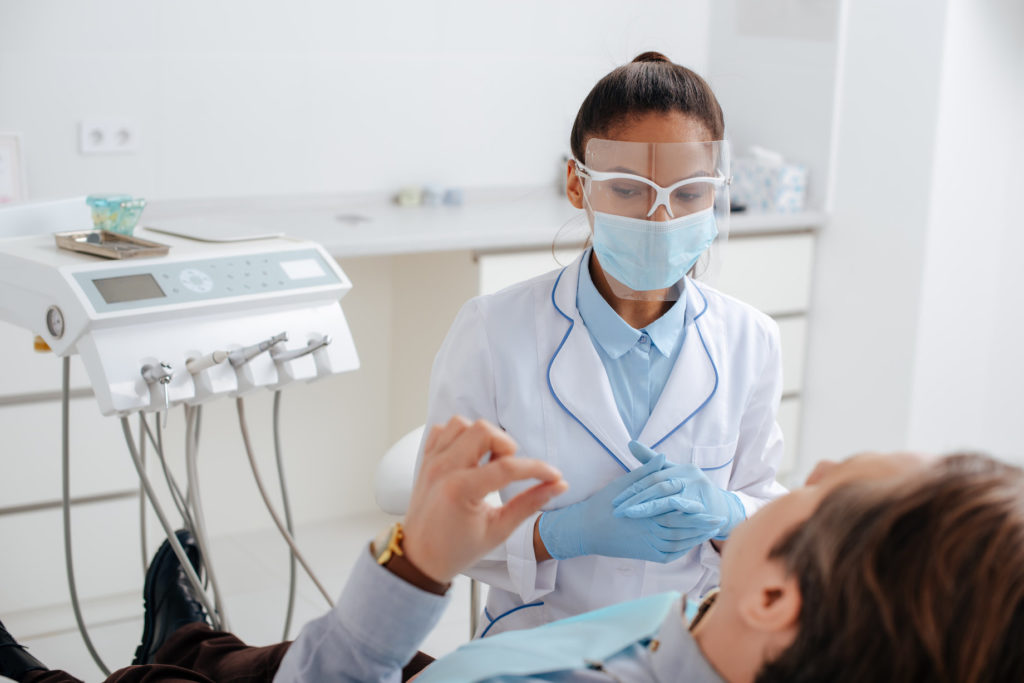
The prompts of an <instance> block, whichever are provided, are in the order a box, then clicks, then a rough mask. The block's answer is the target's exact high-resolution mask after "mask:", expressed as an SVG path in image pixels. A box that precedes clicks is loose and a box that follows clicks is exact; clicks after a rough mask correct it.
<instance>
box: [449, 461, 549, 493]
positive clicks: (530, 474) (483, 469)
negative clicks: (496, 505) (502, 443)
mask: <svg viewBox="0 0 1024 683" xmlns="http://www.w3.org/2000/svg"><path fill="white" fill-rule="evenodd" d="M523 479H540V480H541V481H542V482H557V481H560V480H561V479H562V473H561V472H559V471H558V470H557V469H555V468H554V467H552V466H551V465H549V464H548V463H546V462H542V461H540V460H534V459H533V458H508V457H500V458H496V459H494V458H492V459H491V461H490V462H488V463H487V464H486V465H482V466H480V467H477V468H475V469H472V470H468V471H466V472H465V473H463V474H462V476H461V478H460V488H462V490H463V492H464V493H465V494H467V497H469V498H471V499H473V500H479V499H481V498H483V497H484V496H486V495H487V494H488V493H490V492H491V491H499V490H501V489H503V488H505V487H506V486H508V485H509V484H511V483H512V482H515V481H521V480H523Z"/></svg>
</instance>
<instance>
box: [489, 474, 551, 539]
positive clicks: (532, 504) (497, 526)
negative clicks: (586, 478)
mask: <svg viewBox="0 0 1024 683" xmlns="http://www.w3.org/2000/svg"><path fill="white" fill-rule="evenodd" d="M568 488H569V484H568V483H567V482H566V481H565V480H564V479H561V478H559V479H557V480H555V481H545V482H542V483H540V484H537V485H535V486H532V487H530V488H528V489H526V490H525V491H523V492H522V493H519V494H517V495H516V496H515V497H514V498H513V499H512V500H510V501H508V502H507V503H505V504H504V505H502V506H501V507H500V508H498V510H497V511H496V514H495V516H494V519H493V522H492V524H491V528H490V530H489V533H490V534H492V538H496V539H501V540H504V539H506V538H508V537H509V536H510V535H511V534H512V532H513V531H515V530H516V528H517V527H518V526H519V525H520V524H522V523H523V522H524V521H526V519H527V518H528V517H529V516H530V515H532V514H533V513H535V512H536V511H537V510H539V509H540V508H541V507H543V506H544V504H545V503H547V502H548V501H549V500H551V499H552V498H554V497H555V496H557V495H559V494H561V493H564V492H565V491H566V489H568Z"/></svg>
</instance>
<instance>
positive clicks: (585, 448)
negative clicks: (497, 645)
mask: <svg viewBox="0 0 1024 683" xmlns="http://www.w3.org/2000/svg"><path fill="white" fill-rule="evenodd" d="M589 254H590V250H586V251H584V253H583V254H582V255H581V256H580V257H579V258H577V260H576V261H575V262H574V263H573V264H571V265H569V266H567V267H566V268H564V269H562V270H556V271H553V272H551V273H548V274H545V275H541V276H539V277H536V278H533V279H531V280H527V281H525V282H522V283H519V284H517V285H513V286H511V287H509V288H507V289H504V290H502V291H500V292H498V293H496V294H491V295H486V296H479V297H476V298H474V299H472V300H470V301H469V302H467V303H466V304H465V305H464V306H463V308H462V310H461V311H460V312H459V314H458V316H457V317H456V319H455V322H454V323H453V325H452V327H451V330H450V331H449V332H448V336H447V337H446V338H445V341H444V344H443V345H442V346H441V349H440V351H439V352H438V354H437V358H436V359H435V361H434V368H433V373H432V376H431V380H430V399H429V407H428V418H427V424H428V425H433V424H438V423H444V422H446V421H447V420H448V419H449V418H450V417H451V416H452V415H454V414H460V415H463V416H465V417H467V418H469V419H471V420H472V419H476V418H484V419H487V420H489V421H491V422H493V423H495V424H497V425H500V426H501V427H502V428H503V429H504V430H505V431H506V432H508V433H509V434H510V435H511V436H512V437H513V438H514V439H515V440H516V441H517V442H518V444H519V454H520V455H524V456H529V457H532V458H539V459H541V460H545V461H547V462H550V463H551V464H553V465H554V466H555V467H557V468H558V469H559V470H561V472H562V474H563V476H564V477H565V479H566V481H568V482H569V490H568V491H567V492H566V493H564V494H562V495H561V496H559V497H558V498H556V499H554V500H553V501H551V502H550V503H549V504H548V505H547V506H546V509H552V508H560V507H564V506H566V505H569V504H571V503H575V502H576V501H579V500H582V499H584V498H586V497H588V496H590V495H591V494H593V493H594V492H595V491H597V490H598V489H600V488H601V487H603V486H604V485H605V484H607V483H608V482H609V481H611V480H612V479H614V478H616V477H619V476H621V475H622V474H623V473H624V472H625V469H624V467H628V468H629V469H633V468H635V467H638V466H639V465H640V463H639V462H638V461H637V460H636V459H635V458H634V457H633V456H632V455H631V454H630V452H629V449H628V448H627V444H628V443H629V441H630V437H629V434H628V433H627V431H626V427H625V425H624V424H623V422H622V419H621V417H620V416H619V412H618V409H617V408H616V404H615V399H614V397H613V395H612V389H611V385H610V383H609V381H608V377H607V375H606V374H605V371H604V366H603V365H602V364H601V360H600V358H599V357H598V355H597V352H596V351H595V349H594V346H593V342H592V341H591V338H590V334H589V332H588V331H587V329H586V328H585V327H584V323H583V320H582V319H581V318H580V315H579V312H578V311H577V310H576V288H577V283H578V276H579V268H580V264H581V262H582V260H583V258H585V257H587V256H589ZM684 291H685V293H686V305H687V313H686V322H685V324H686V325H687V326H688V327H687V330H686V337H685V339H684V342H683V348H682V349H681V350H680V352H679V356H678V358H677V360H676V363H675V366H674V367H673V369H672V372H671V374H670V375H669V379H668V383H667V384H666V385H665V389H664V391H663V392H662V394H661V397H660V398H659V400H658V403H657V405H656V406H655V408H654V410H653V412H652V414H651V417H650V419H649V420H648V422H647V424H646V425H645V426H644V428H643V431H642V432H641V434H640V436H639V438H638V441H640V442H641V443H643V444H646V445H648V446H651V447H653V448H654V449H655V450H657V451H658V452H662V453H665V454H666V455H667V457H668V459H669V460H670V461H673V462H678V463H685V462H692V463H694V464H696V465H699V466H700V467H701V468H703V469H704V470H705V472H706V473H707V475H708V477H710V478H711V480H712V481H713V482H715V483H716V484H718V485H719V486H721V487H723V488H728V489H729V490H731V491H733V492H735V493H736V494H737V495H738V497H739V498H740V500H741V501H742V502H743V506H744V508H745V510H746V513H747V515H748V516H749V515H751V514H752V513H753V512H754V511H755V510H757V509H758V508H759V507H760V506H762V505H763V504H764V503H766V502H767V501H768V500H770V499H772V498H775V497H777V496H779V495H781V494H782V493H784V492H785V489H784V488H783V487H782V486H781V485H779V484H778V483H777V482H776V481H775V473H776V469H777V467H778V464H779V459H780V457H781V454H782V433H781V430H780V429H779V427H778V425H777V424H776V422H775V415H776V412H777V410H778V405H779V399H780V396H781V392H782V361H781V355H780V349H779V332H778V326H777V325H776V324H775V322H774V321H773V320H772V319H771V318H769V317H768V316H766V315H764V314H762V313H760V312H758V311H756V310H755V309H753V308H751V307H750V306H748V305H746V304H743V303H741V302H739V301H737V300H736V299H733V298H731V297H728V296H726V295H724V294H721V293H720V292H717V291H715V290H714V289H711V288H710V287H707V286H705V285H702V284H700V285H699V284H697V283H695V282H693V281H691V280H688V281H687V282H686V286H685V290H684ZM421 456H422V445H421ZM529 485H530V483H529V482H527V483H522V484H517V485H513V486H509V487H507V488H506V489H504V490H503V491H501V496H502V499H504V500H507V499H509V498H510V497H511V496H513V495H515V494H516V493H517V492H519V491H521V490H523V489H525V488H527V487H528V486H529ZM538 514H539V513H538ZM536 518H537V515H533V516H532V517H530V518H529V519H528V520H527V521H526V522H525V523H524V524H523V525H522V526H521V527H519V528H518V529H517V530H516V531H515V532H514V533H513V534H512V536H511V537H509V539H508V540H507V541H506V542H505V544H504V545H502V546H499V547H498V548H497V549H496V550H495V551H493V552H492V553H491V554H489V555H488V556H487V557H486V558H484V559H483V560H482V561H481V562H480V563H479V564H477V565H476V566H475V567H473V568H471V569H470V570H468V571H467V572H466V573H467V574H469V575H470V576H472V577H474V578H476V579H478V580H480V581H483V582H485V583H487V584H489V585H490V586H491V589H490V591H489V594H488V598H487V603H486V604H487V608H486V612H485V615H484V618H483V619H482V620H481V629H480V630H481V632H483V631H485V630H486V633H487V635H493V634H496V633H499V632H502V631H506V630H511V629H517V628H526V627H530V626H536V625H538V624H542V623H546V622H549V621H554V620H556V619H561V618H563V617H566V616H570V615H573V614H578V613H581V612H585V611H588V610H592V609H597V608H600V607H604V606H606V605H609V604H612V603H615V602H619V601H622V600H627V599H632V598H637V597H640V596H643V595H650V594H654V593H660V592H663V591H667V590H678V591H682V592H689V593H691V594H694V595H696V594H700V593H702V592H704V591H706V590H707V589H708V588H711V587H712V586H714V585H716V584H717V580H718V563H719V557H718V553H717V552H716V551H715V550H714V548H712V547H711V545H710V543H704V544H702V545H700V546H698V547H697V548H694V549H693V550H692V551H691V552H690V553H688V554H687V555H686V556H684V557H683V558H681V559H679V560H677V561H675V562H672V563H669V564H659V563H654V562H646V561H643V560H631V559H622V558H617V557H603V556H598V555H590V556H584V557H577V558H573V559H569V560H548V561H545V562H542V563H540V564H538V563H537V562H536V559H535V556H534V553H533V527H534V522H535V521H536ZM491 622H494V623H493V624H492V623H491ZM478 635H479V633H478Z"/></svg>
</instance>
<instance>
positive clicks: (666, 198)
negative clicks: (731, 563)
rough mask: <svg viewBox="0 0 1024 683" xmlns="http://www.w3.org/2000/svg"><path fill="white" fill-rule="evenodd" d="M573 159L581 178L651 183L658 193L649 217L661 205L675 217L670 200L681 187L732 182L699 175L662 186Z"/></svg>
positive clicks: (721, 184) (643, 178)
mask: <svg viewBox="0 0 1024 683" xmlns="http://www.w3.org/2000/svg"><path fill="white" fill-rule="evenodd" d="M572 161H573V163H574V164H575V165H576V175H577V176H578V177H579V178H580V180H585V179H587V178H589V179H590V180H615V179H616V178H623V179H625V180H639V181H640V182H642V183H644V184H645V185H650V186H651V187H653V188H654V191H655V192H656V193H657V194H656V195H655V197H654V203H653V204H651V210H650V211H648V212H647V216H646V217H647V218H650V217H651V216H653V215H654V212H655V211H657V210H658V207H659V206H664V207H665V210H666V211H667V212H668V215H669V218H675V217H676V216H675V214H674V213H672V204H671V202H670V200H671V198H672V193H673V192H675V191H676V190H678V189H679V188H680V187H684V186H686V185H692V184H693V183H711V184H712V185H714V186H715V189H719V188H722V187H725V186H727V185H729V184H731V183H732V177H731V176H730V177H728V178H726V177H724V176H698V177H695V178H684V179H683V180H680V181H679V182H678V183H673V184H672V185H669V186H668V187H662V186H661V185H659V184H658V183H656V182H654V181H653V180H651V179H650V178H645V177H643V176H642V175H634V174H632V173H621V172H614V171H595V170H593V169H591V168H588V167H587V166H586V164H583V163H581V162H580V161H579V160H577V159H573V160H572Z"/></svg>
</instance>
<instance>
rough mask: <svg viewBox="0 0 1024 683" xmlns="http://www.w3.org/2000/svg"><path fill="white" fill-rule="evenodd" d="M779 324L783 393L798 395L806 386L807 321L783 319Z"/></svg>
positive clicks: (803, 319)
mask: <svg viewBox="0 0 1024 683" xmlns="http://www.w3.org/2000/svg"><path fill="white" fill-rule="evenodd" d="M778 323H779V336H780V337H781V344H782V393H783V394H792V393H797V392H799V391H800V388H801V387H802V386H803V384H804V357H805V353H804V349H805V345H806V343H807V319H806V318H803V317H799V318H783V319H781V320H779V321H778Z"/></svg>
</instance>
